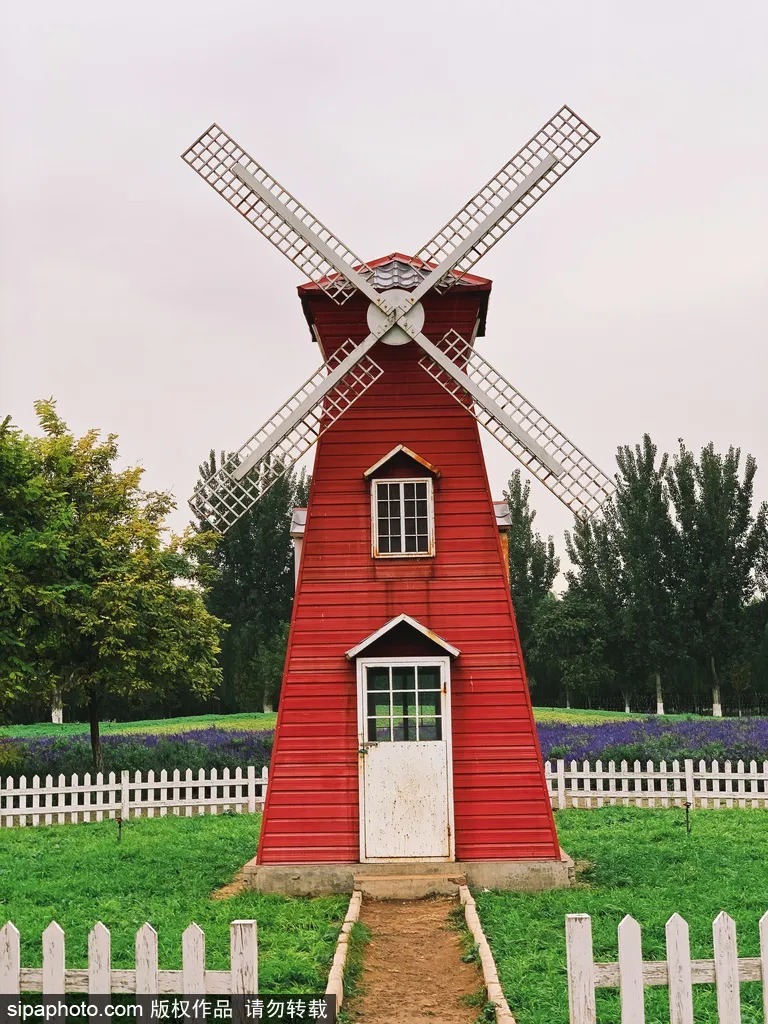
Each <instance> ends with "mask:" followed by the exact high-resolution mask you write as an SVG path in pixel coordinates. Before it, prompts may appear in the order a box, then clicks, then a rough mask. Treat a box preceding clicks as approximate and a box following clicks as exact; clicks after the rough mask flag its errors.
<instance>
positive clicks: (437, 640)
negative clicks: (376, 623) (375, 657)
mask: <svg viewBox="0 0 768 1024" xmlns="http://www.w3.org/2000/svg"><path fill="white" fill-rule="evenodd" d="M401 622H404V623H405V624H406V625H407V626H410V627H411V628H412V629H415V630H416V631H417V632H418V633H421V634H422V635H423V636H425V637H427V639H428V640H431V641H432V643H433V644H437V646H438V647H442V648H443V650H444V651H445V652H446V653H447V654H450V656H451V657H452V658H458V656H459V655H460V654H461V651H460V650H459V649H458V648H457V647H454V646H453V645H452V644H449V643H448V641H447V640H443V638H442V637H441V636H438V635H437V633H434V632H433V631H432V630H431V629H427V627H426V626H422V624H421V623H420V622H417V621H416V619H413V618H411V616H410V615H406V614H405V612H402V613H401V614H400V615H396V616H395V617H394V619H390V620H389V622H386V623H385V624H384V625H383V626H381V628H379V629H377V630H376V632H375V633H371V635H370V636H367V637H366V638H365V640H361V641H360V643H359V644H357V646H355V647H350V649H349V650H348V651H347V652H346V654H345V655H344V656H345V658H346V659H347V661H351V660H352V659H353V658H357V657H359V656H360V655H361V654H362V653H363V651H364V650H366V648H368V647H370V646H371V644H372V643H374V642H375V641H376V640H379V639H381V637H383V636H385V635H386V634H387V633H389V631H390V630H391V629H394V628H395V626H399V625H400V623H401Z"/></svg>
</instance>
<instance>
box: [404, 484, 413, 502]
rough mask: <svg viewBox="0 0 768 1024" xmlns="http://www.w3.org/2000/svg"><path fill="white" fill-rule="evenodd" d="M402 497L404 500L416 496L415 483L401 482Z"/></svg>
mask: <svg viewBox="0 0 768 1024" xmlns="http://www.w3.org/2000/svg"><path fill="white" fill-rule="evenodd" d="M403 497H404V498H405V500H406V501H408V499H409V498H411V499H413V498H415V497H416V484H403Z"/></svg>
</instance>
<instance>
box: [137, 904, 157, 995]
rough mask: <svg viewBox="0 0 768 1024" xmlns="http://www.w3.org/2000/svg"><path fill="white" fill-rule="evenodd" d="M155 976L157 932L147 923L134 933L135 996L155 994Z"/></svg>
mask: <svg viewBox="0 0 768 1024" xmlns="http://www.w3.org/2000/svg"><path fill="white" fill-rule="evenodd" d="M157 974H158V968H157V932H156V931H155V929H154V928H153V927H152V925H151V924H149V922H147V923H146V924H143V925H142V926H141V928H139V930H138V931H137V932H136V995H144V996H151V995H153V994H154V993H156V992H157V990H158V981H157Z"/></svg>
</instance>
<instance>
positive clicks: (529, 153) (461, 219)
mask: <svg viewBox="0 0 768 1024" xmlns="http://www.w3.org/2000/svg"><path fill="white" fill-rule="evenodd" d="M599 138H600V136H599V135H598V134H597V132H595V131H593V129H592V128H590V126H589V125H588V124H586V122H584V121H582V120H581V118H580V117H579V116H578V115H577V114H575V113H574V112H573V111H572V110H571V109H570V107H562V108H561V109H560V110H558V112H557V113H556V114H555V115H554V116H553V117H551V118H550V119H549V121H547V123H546V124H545V125H543V126H542V127H541V128H540V129H539V131H538V132H537V133H536V134H535V135H534V136H533V138H532V139H531V140H530V141H529V142H527V143H526V144H525V145H524V146H523V148H522V149H521V150H519V152H517V153H515V155H514V156H513V157H512V159H511V160H509V161H508V162H507V163H506V164H505V165H504V166H503V167H502V168H501V170H500V171H499V172H498V174H495V175H494V176H493V177H492V178H491V180H490V181H489V182H487V184H485V185H484V186H483V187H482V188H481V189H480V191H479V192H477V193H476V194H475V195H474V196H472V198H471V199H470V200H469V202H468V203H466V204H465V205H464V206H463V207H462V208H461V209H460V210H459V211H458V213H457V214H456V215H455V216H454V217H452V218H451V220H449V221H448V223H447V224H446V225H445V227H443V228H442V229H441V230H440V231H438V233H437V234H436V235H435V236H434V238H431V239H430V240H429V241H428V242H427V244H426V245H425V246H424V247H423V249H421V250H420V251H419V252H418V253H417V254H416V255H417V258H418V259H420V260H423V261H424V262H426V263H433V264H434V263H437V264H438V265H440V269H441V270H442V269H444V275H443V277H442V278H441V279H440V281H439V283H438V284H437V285H436V287H437V288H438V289H440V290H445V289H446V288H450V287H451V285H453V284H455V283H456V281H457V280H459V278H460V277H461V275H462V274H466V273H467V271H469V270H470V269H471V268H472V267H473V266H474V265H475V263H477V261H478V260H479V259H480V257H481V256H484V255H485V253H486V252H488V250H489V249H491V248H492V247H493V246H494V245H495V244H496V243H497V242H498V241H499V240H500V239H502V238H503V237H504V235H505V234H506V233H507V231H509V229H510V228H512V227H514V225H515V224H517V223H518V222H519V221H520V220H521V219H522V218H523V217H524V216H525V214H526V213H527V212H528V211H529V210H530V209H531V207H533V206H535V205H536V203H537V202H538V201H539V200H540V199H541V197H542V196H543V195H545V194H546V193H547V192H548V191H549V190H550V189H551V188H552V186H553V185H555V184H556V183H557V182H558V181H559V180H560V179H561V178H562V177H563V175H564V174H565V173H566V172H567V171H569V170H570V169H571V167H573V165H574V164H575V163H576V161H577V160H580V159H581V157H582V156H583V155H584V154H585V153H586V152H587V151H588V150H589V149H591V148H592V146H594V144H595V143H596V142H597V141H598V139H599ZM550 156H552V157H554V159H555V162H554V164H553V166H552V167H551V168H550V169H549V170H547V171H546V173H545V174H544V175H543V177H541V178H539V180H538V181H536V182H535V183H534V184H533V185H532V186H531V187H530V189H528V190H527V191H526V193H525V195H523V196H522V197H521V198H519V199H518V201H517V202H516V203H514V205H513V206H512V207H511V209H510V210H508V211H507V212H506V213H505V214H504V215H503V216H502V217H501V219H499V218H498V213H497V212H496V211H497V208H498V207H499V206H501V205H502V204H503V203H504V202H505V201H506V200H507V198H508V197H509V195H510V194H511V193H512V192H513V191H514V190H515V189H516V188H517V187H518V186H520V185H521V183H522V182H524V180H525V179H526V178H527V177H528V176H529V175H531V173H532V172H534V171H535V170H536V168H537V167H538V166H539V165H540V164H541V163H542V161H543V160H545V159H547V158H548V157H550ZM486 221H487V222H488V225H489V228H488V231H487V232H482V231H481V232H479V237H478V238H477V239H475V241H474V243H473V244H472V246H471V248H470V249H469V250H468V251H467V252H464V251H463V243H464V242H465V241H466V240H467V239H469V237H470V236H471V235H473V233H475V232H478V229H479V228H480V227H481V226H482V225H483V223H484V222H486ZM452 256H453V257H454V258H453V259H452ZM443 265H444V267H443Z"/></svg>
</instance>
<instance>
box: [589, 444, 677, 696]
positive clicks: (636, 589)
mask: <svg viewBox="0 0 768 1024" xmlns="http://www.w3.org/2000/svg"><path fill="white" fill-rule="evenodd" d="M657 454H658V449H657V448H656V445H654V443H653V442H652V441H651V438H650V436H649V435H648V434H644V435H643V440H642V443H641V444H638V445H635V446H634V448H631V447H630V446H629V445H624V446H622V447H621V448H619V450H618V452H617V455H616V462H617V464H618V467H619V472H618V473H617V474H616V493H615V495H614V496H613V499H612V501H611V502H610V503H609V504H608V505H607V507H606V510H605V516H606V521H607V524H608V528H609V530H610V533H611V535H612V539H611V542H612V544H613V545H614V547H615V551H616V590H617V596H618V599H619V602H620V606H621V609H622V618H623V621H622V627H621V628H622V633H623V636H624V642H625V644H626V647H627V655H628V660H629V661H630V662H631V665H632V668H631V675H632V676H633V677H635V678H648V677H649V676H652V677H653V679H654V682H655V689H656V711H657V713H658V714H663V713H664V701H663V693H662V681H661V679H662V672H663V671H664V670H665V669H666V668H667V667H668V666H670V665H671V663H673V662H674V660H675V658H676V656H677V652H678V651H679V648H680V632H679V617H678V608H677V594H678V589H679V583H680V558H679V544H678V536H677V533H676V531H675V527H674V524H673V522H672V516H671V513H670V503H669V495H668V492H667V485H666V480H665V476H666V472H667V465H668V461H669V456H667V455H663V456H662V457H661V459H660V460H659V463H658V465H657Z"/></svg>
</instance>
